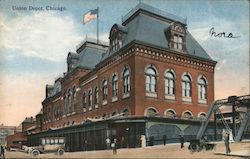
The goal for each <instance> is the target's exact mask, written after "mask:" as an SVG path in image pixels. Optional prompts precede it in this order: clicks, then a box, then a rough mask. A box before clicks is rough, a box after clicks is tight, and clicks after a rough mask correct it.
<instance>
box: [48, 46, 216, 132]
mask: <svg viewBox="0 0 250 159" xmlns="http://www.w3.org/2000/svg"><path fill="white" fill-rule="evenodd" d="M148 65H153V66H154V67H155V68H156V69H157V93H156V94H157V97H155V98H152V97H147V96H146V90H145V88H146V87H145V68H146V67H147V66H148ZM214 66H215V63H214V62H209V61H205V60H198V59H193V58H190V57H187V56H185V55H180V54H175V53H174V52H170V51H165V50H159V49H154V48H151V47H146V46H143V45H137V44H136V45H134V44H133V45H131V46H130V47H128V49H126V50H124V51H122V52H121V53H119V54H118V55H116V56H113V57H111V58H109V59H108V60H106V61H104V62H102V63H101V64H99V65H98V67H97V69H96V70H94V71H90V72H89V73H86V70H81V69H79V70H76V71H75V72H74V73H72V74H70V75H68V76H66V77H65V78H64V79H63V80H62V91H61V93H60V94H59V95H56V96H55V97H52V98H51V99H50V100H48V101H46V102H43V104H44V106H43V107H44V109H48V108H50V110H53V106H54V105H59V106H60V115H59V117H58V118H57V119H55V118H54V117H53V112H52V111H51V112H50V113H51V114H50V115H49V116H51V120H49V121H47V122H45V123H44V125H43V129H44V130H46V129H49V128H59V127H65V126H67V125H72V124H80V123H82V122H84V121H85V120H87V119H88V118H103V117H105V118H107V117H110V116H112V114H113V113H114V112H115V113H116V114H120V113H123V111H124V110H125V109H127V110H128V112H129V115H131V116H144V115H145V111H146V109H147V108H151V107H152V108H154V109H156V110H157V112H158V115H160V116H164V115H165V111H166V110H168V109H172V110H174V111H175V112H176V116H177V117H181V116H182V115H183V113H184V112H185V111H190V112H191V113H192V115H193V117H198V115H199V113H202V112H204V113H205V112H207V110H208V106H209V105H210V104H211V102H212V101H213V100H214ZM125 67H128V68H129V70H130V81H131V84H130V92H129V96H128V97H126V98H124V96H123V93H122V89H123V87H122V86H123V78H122V73H123V70H124V68H125ZM167 69H171V70H173V71H174V73H175V75H176V79H175V89H176V92H175V100H168V99H165V94H164V90H165V84H164V79H165V78H164V73H165V71H166V70H167ZM186 72H187V73H189V74H190V75H191V79H192V84H191V85H192V96H191V97H192V102H184V101H182V86H181V81H182V75H183V74H184V73H186ZM113 74H117V75H118V99H117V101H115V102H112V93H111V92H112V85H111V78H112V75H113ZM199 76H204V77H205V78H206V80H207V103H206V104H199V103H198V88H197V84H198V83H197V81H198V77H199ZM104 79H105V80H107V83H108V97H107V104H104V105H103V103H102V102H103V101H102V81H103V80H104ZM74 86H75V88H76V89H77V92H76V112H71V113H68V114H66V115H65V114H64V107H63V106H64V102H63V98H64V96H63V95H64V93H65V92H67V90H68V89H72V88H73V87H74ZM96 86H97V87H98V90H99V91H98V94H99V101H98V108H95V106H94V100H93V99H92V110H88V96H86V102H87V103H86V107H87V109H86V112H84V110H83V107H82V96H83V93H84V92H85V93H86V94H88V91H89V90H92V92H93V91H94V88H95V87H96ZM92 98H94V94H93V95H92ZM71 105H73V100H71ZM44 112H46V111H44Z"/></svg>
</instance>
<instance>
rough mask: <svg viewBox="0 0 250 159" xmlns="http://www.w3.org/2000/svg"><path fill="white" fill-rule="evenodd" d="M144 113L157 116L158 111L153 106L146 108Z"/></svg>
mask: <svg viewBox="0 0 250 159" xmlns="http://www.w3.org/2000/svg"><path fill="white" fill-rule="evenodd" d="M144 115H145V116H148V117H151V116H157V115H158V111H157V110H156V109H155V108H147V109H146V111H145V113H144Z"/></svg>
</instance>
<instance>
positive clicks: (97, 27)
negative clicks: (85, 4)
mask: <svg viewBox="0 0 250 159" xmlns="http://www.w3.org/2000/svg"><path fill="white" fill-rule="evenodd" d="M96 29H97V31H96V33H97V44H99V7H97V26H96Z"/></svg>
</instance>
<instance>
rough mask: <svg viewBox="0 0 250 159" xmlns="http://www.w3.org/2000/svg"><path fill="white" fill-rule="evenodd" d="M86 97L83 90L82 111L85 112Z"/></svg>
mask: <svg viewBox="0 0 250 159" xmlns="http://www.w3.org/2000/svg"><path fill="white" fill-rule="evenodd" d="M86 101H87V97H86V93H85V92H84V93H83V95H82V109H83V112H86V104H87V102H86Z"/></svg>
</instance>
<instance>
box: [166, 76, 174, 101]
mask: <svg viewBox="0 0 250 159" xmlns="http://www.w3.org/2000/svg"><path fill="white" fill-rule="evenodd" d="M174 94H175V77H174V73H173V72H171V71H167V72H166V74H165V95H168V96H173V95H174Z"/></svg>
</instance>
